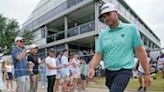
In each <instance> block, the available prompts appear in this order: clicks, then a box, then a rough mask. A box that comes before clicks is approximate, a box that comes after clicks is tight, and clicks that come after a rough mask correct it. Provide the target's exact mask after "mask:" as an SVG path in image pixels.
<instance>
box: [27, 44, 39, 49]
mask: <svg viewBox="0 0 164 92" xmlns="http://www.w3.org/2000/svg"><path fill="white" fill-rule="evenodd" d="M29 48H30V49H32V48H38V47H37V45H36V44H31V45H30V47H29Z"/></svg>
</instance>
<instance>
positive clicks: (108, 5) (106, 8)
mask: <svg viewBox="0 0 164 92" xmlns="http://www.w3.org/2000/svg"><path fill="white" fill-rule="evenodd" d="M100 11H101V13H100V15H99V17H98V18H102V16H103V15H104V14H105V13H108V12H112V11H117V9H116V7H115V5H114V4H112V3H105V4H104V5H103V6H102V7H101V8H100Z"/></svg>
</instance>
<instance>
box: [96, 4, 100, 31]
mask: <svg viewBox="0 0 164 92" xmlns="http://www.w3.org/2000/svg"><path fill="white" fill-rule="evenodd" d="M99 8H100V6H99V3H95V30H96V31H100V27H99V22H100V21H99V19H98V16H99V14H100V13H99Z"/></svg>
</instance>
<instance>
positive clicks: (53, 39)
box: [47, 31, 65, 43]
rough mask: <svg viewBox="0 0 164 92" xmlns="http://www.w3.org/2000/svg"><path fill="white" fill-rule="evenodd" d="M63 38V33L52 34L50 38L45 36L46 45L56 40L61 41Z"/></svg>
mask: <svg viewBox="0 0 164 92" xmlns="http://www.w3.org/2000/svg"><path fill="white" fill-rule="evenodd" d="M64 38H65V36H64V31H63V32H60V33H57V34H52V35H50V36H47V43H50V42H54V41H57V40H61V39H64Z"/></svg>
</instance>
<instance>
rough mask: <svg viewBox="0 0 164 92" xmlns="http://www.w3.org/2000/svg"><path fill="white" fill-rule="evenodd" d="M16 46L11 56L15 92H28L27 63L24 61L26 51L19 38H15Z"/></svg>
mask: <svg viewBox="0 0 164 92" xmlns="http://www.w3.org/2000/svg"><path fill="white" fill-rule="evenodd" d="M15 43H16V46H15V47H14V48H13V49H12V52H11V55H12V58H13V62H14V69H15V72H14V73H15V74H14V75H15V78H16V84H17V89H16V92H29V86H30V85H29V84H30V78H29V71H28V61H27V59H26V49H25V47H24V39H23V38H22V37H20V36H17V37H16V38H15Z"/></svg>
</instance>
